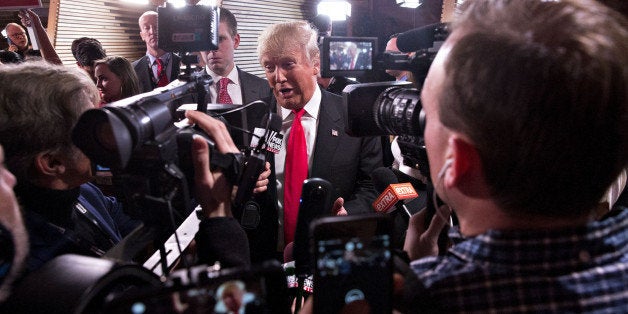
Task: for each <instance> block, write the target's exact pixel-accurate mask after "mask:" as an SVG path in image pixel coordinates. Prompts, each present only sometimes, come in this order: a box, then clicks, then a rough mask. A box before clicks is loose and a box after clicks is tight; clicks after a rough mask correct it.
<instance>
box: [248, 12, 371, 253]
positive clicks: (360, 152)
mask: <svg viewBox="0 0 628 314" xmlns="http://www.w3.org/2000/svg"><path fill="white" fill-rule="evenodd" d="M316 37H317V33H316V31H315V30H314V29H312V28H311V27H310V25H309V24H308V23H306V22H285V23H279V24H275V25H272V26H270V27H269V28H267V29H266V30H265V31H264V32H263V33H262V35H261V36H260V39H259V46H258V52H259V58H260V63H261V64H262V66H263V67H264V69H265V72H266V78H267V79H268V82H269V84H270V87H271V88H272V90H273V94H274V96H275V99H276V101H277V104H278V105H279V106H278V107H277V113H278V114H280V115H281V117H282V119H283V125H282V130H281V133H282V134H283V135H284V142H283V146H282V149H281V150H280V152H279V153H278V154H277V155H276V156H275V157H274V160H273V162H272V163H273V166H274V167H271V168H272V170H274V171H273V172H272V174H271V177H270V182H277V184H276V185H275V184H270V185H269V187H268V192H267V193H268V194H271V195H273V199H274V200H275V204H277V203H279V204H278V205H279V209H278V211H277V212H278V213H279V214H278V218H279V220H281V223H282V229H283V237H282V236H281V235H279V241H278V244H279V246H278V247H279V248H280V249H283V246H284V244H288V243H289V242H291V241H292V237H293V236H294V231H295V230H294V228H295V222H296V221H295V220H296V213H295V212H293V211H294V210H295V208H294V206H295V205H296V210H297V211H298V197H299V196H300V187H301V186H300V185H298V187H297V188H296V190H297V193H296V195H295V197H296V200H294V199H292V200H291V199H289V197H290V195H292V193H291V192H290V191H288V192H287V193H286V189H293V187H292V186H291V184H289V183H290V182H289V181H291V180H293V176H294V175H295V173H297V172H299V171H300V169H305V171H304V173H303V175H304V176H305V178H308V177H319V178H323V179H326V180H328V181H330V182H331V183H332V185H333V186H334V190H335V194H336V195H334V196H335V198H336V201H335V203H334V207H333V209H332V212H333V213H337V214H347V213H348V214H354V213H360V212H370V211H372V208H371V204H372V202H373V200H374V199H375V198H376V196H377V195H376V192H375V190H374V187H373V184H372V182H371V179H370V173H371V172H372V171H373V170H374V169H376V168H377V167H380V166H381V165H382V156H381V142H380V140H379V138H372V137H369V138H357V137H349V136H348V135H347V134H345V132H344V129H345V123H346V122H345V121H346V117H345V114H346V113H345V112H346V111H345V108H344V104H343V102H342V98H340V97H338V96H336V95H333V94H331V93H328V92H326V91H321V89H320V88H319V87H318V85H317V83H316V77H317V75H318V73H319V72H320V51H319V49H318V46H317V43H316ZM295 120H300V121H301V123H296V122H295ZM298 124H300V126H299V125H298ZM300 129H302V130H303V131H300ZM293 134H301V135H300V137H302V138H304V141H305V144H306V146H307V147H306V148H305V150H306V156H305V158H303V159H306V163H305V164H300V166H298V167H294V166H292V163H293V161H294V160H295V159H299V158H298V157H297V158H294V157H292V154H293V153H294V150H295V149H296V148H295V147H299V146H293V144H294V141H295V140H297V139H298V138H297V136H294V138H293V139H291V138H290V137H292V136H293ZM300 147H302V146H300ZM297 150H298V149H297ZM295 169H296V170H295ZM305 178H302V179H305ZM302 179H301V178H298V180H301V181H300V182H301V184H302V182H303V181H302ZM298 180H296V182H299V181H298ZM286 201H287V203H288V205H286ZM293 202H294V203H293ZM291 204H292V205H291ZM269 236H270V235H269Z"/></svg>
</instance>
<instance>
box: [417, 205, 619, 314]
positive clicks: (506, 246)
mask: <svg viewBox="0 0 628 314" xmlns="http://www.w3.org/2000/svg"><path fill="white" fill-rule="evenodd" d="M453 231H454V232H457V230H453ZM458 234H459V233H458ZM410 266H411V268H412V270H413V271H414V273H415V274H416V276H417V277H416V278H411V279H410V280H409V282H407V283H406V284H407V285H408V286H407V287H406V288H408V289H406V291H408V292H407V293H408V295H407V296H406V300H408V302H409V306H410V310H409V311H408V312H422V313H424V312H439V313H440V312H447V313H449V312H465V313H505V312H530V313H532V312H534V313H570V312H572V313H573V312H576V313H582V312H590V313H628V289H627V285H628V210H623V211H621V212H620V213H619V214H618V215H616V216H615V217H611V218H607V219H605V220H603V221H595V222H591V223H589V224H587V225H586V226H581V227H575V228H567V229H561V230H546V231H508V232H504V231H495V230H491V231H488V232H486V233H485V234H482V235H479V236H476V237H473V238H468V239H462V241H461V242H460V243H458V244H456V245H455V246H453V247H452V248H451V249H450V250H449V252H448V253H447V254H446V255H445V256H439V257H429V258H424V259H420V260H417V261H414V262H412V263H411V265H410ZM415 279H416V281H414V280H415Z"/></svg>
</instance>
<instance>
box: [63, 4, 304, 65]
mask: <svg viewBox="0 0 628 314" xmlns="http://www.w3.org/2000/svg"><path fill="white" fill-rule="evenodd" d="M56 1H59V6H58V12H56V13H57V16H58V19H57V20H56V24H55V25H51V26H53V27H56V34H55V35H56V36H54V44H55V47H56V49H57V52H58V53H59V56H60V57H61V60H62V61H63V63H64V64H67V65H69V64H74V63H75V61H74V58H73V57H72V53H71V51H70V46H71V44H72V41H73V40H74V39H76V38H79V37H83V36H87V37H94V38H97V39H98V40H100V41H101V42H102V44H103V47H104V48H105V49H106V50H107V55H111V56H113V55H121V56H124V57H126V58H128V59H129V60H131V61H133V60H135V59H137V58H139V57H141V56H142V55H143V54H144V53H145V51H146V48H145V46H144V43H143V42H142V40H141V38H140V35H139V27H138V25H137V19H138V18H139V16H140V15H141V14H142V13H143V12H144V11H146V10H155V9H156V8H155V6H152V5H134V4H129V3H127V2H122V1H120V0H56ZM312 3H313V1H308V0H296V1H287V0H248V1H247V0H239V1H233V0H231V1H229V0H225V1H223V3H222V5H223V7H225V8H228V9H229V10H231V11H232V12H233V13H234V14H235V16H236V18H237V20H238V31H239V32H240V36H241V39H242V42H241V44H240V47H239V48H238V49H237V50H236V63H237V64H238V66H240V67H241V68H243V69H244V70H246V71H249V72H251V73H253V74H256V75H260V76H263V71H262V69H261V67H260V66H259V63H258V61H257V52H256V47H257V37H258V36H259V34H260V33H261V31H262V30H263V29H264V28H265V27H266V26H267V25H270V24H272V23H276V22H280V21H284V20H290V19H306V18H309V17H311V12H312V9H313V4H312Z"/></svg>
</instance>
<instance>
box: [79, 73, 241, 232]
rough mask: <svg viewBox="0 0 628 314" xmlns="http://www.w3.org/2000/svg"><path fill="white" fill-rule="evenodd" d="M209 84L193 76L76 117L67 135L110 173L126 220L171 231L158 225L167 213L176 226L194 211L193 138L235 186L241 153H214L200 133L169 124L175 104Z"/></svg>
mask: <svg viewBox="0 0 628 314" xmlns="http://www.w3.org/2000/svg"><path fill="white" fill-rule="evenodd" d="M176 84H178V85H176ZM210 84H211V77H209V76H208V75H204V74H202V73H194V74H192V75H190V76H189V77H188V81H187V82H183V81H179V82H177V83H173V85H169V86H168V87H165V88H164V89H160V90H156V91H152V92H148V93H144V94H140V95H137V96H133V97H130V98H127V99H123V100H120V101H117V102H115V103H111V104H109V105H108V106H105V107H102V108H100V109H91V110H88V111H86V112H84V113H83V114H82V115H81V117H80V118H79V121H78V122H77V124H76V126H75V127H74V130H73V134H72V139H73V141H74V143H75V145H76V146H77V147H79V148H80V149H81V150H82V151H83V152H84V153H85V154H86V155H87V156H88V157H89V158H90V160H91V161H92V162H93V163H95V164H97V165H100V166H105V167H108V168H110V170H111V173H112V174H113V178H112V180H113V183H114V186H115V188H116V196H117V197H118V199H119V200H120V201H121V202H122V203H123V204H124V211H125V213H127V215H129V216H130V217H132V218H135V219H139V220H142V221H144V222H145V223H148V224H150V225H164V226H171V225H172V221H167V222H166V221H164V217H170V213H171V212H173V213H174V220H175V221H174V223H175V225H178V224H179V223H181V222H182V221H183V220H184V219H185V218H186V217H187V216H188V215H189V214H190V213H191V212H192V211H193V210H194V204H193V203H192V201H191V200H192V193H191V191H193V180H192V179H193V178H194V175H193V166H192V159H191V155H190V154H191V145H192V138H193V136H195V135H199V136H203V137H205V138H206V141H207V142H208V143H209V144H210V145H209V146H210V149H211V150H212V152H211V156H212V157H211V164H212V166H215V167H220V168H222V169H223V171H224V173H225V174H226V176H227V178H228V179H229V180H230V182H231V183H234V184H236V183H237V181H238V178H239V175H240V172H241V171H240V170H241V168H242V164H243V160H244V159H243V156H242V155H241V154H227V155H223V154H220V153H218V152H214V151H213V146H214V145H213V142H212V141H211V140H210V139H209V138H207V137H206V136H205V134H204V132H202V131H201V130H200V129H197V128H196V127H192V126H183V127H177V126H176V125H175V122H176V121H177V117H178V116H179V114H178V113H177V108H178V107H179V106H180V105H181V99H185V98H186V97H189V96H192V95H194V96H196V97H198V98H199V99H204V98H205V97H204V95H205V94H206V93H207V88H208V86H209V85H210ZM173 209H174V210H173Z"/></svg>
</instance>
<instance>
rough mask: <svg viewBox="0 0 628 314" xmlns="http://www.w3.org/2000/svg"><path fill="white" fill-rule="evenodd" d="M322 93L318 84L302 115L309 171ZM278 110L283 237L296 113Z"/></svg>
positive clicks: (280, 213)
mask: <svg viewBox="0 0 628 314" xmlns="http://www.w3.org/2000/svg"><path fill="white" fill-rule="evenodd" d="M322 97H323V96H322V93H321V90H320V88H319V87H318V85H316V90H315V91H314V94H313V95H312V98H311V99H310V101H308V102H307V104H305V107H303V109H304V110H305V113H304V114H303V116H302V117H301V125H302V126H303V132H304V133H305V142H306V145H307V165H308V173H309V172H310V171H311V170H312V156H313V155H314V144H315V143H316V129H317V127H318V113H319V110H320V108H321V99H322ZM277 112H280V113H281V118H282V120H283V123H282V125H281V134H282V135H283V143H282V145H281V150H279V153H277V155H275V174H276V175H277V203H278V208H279V213H278V214H279V230H280V232H279V233H278V235H279V238H280V239H282V238H283V182H284V167H285V163H286V149H287V146H288V137H289V136H290V129H291V128H292V121H294V113H292V110H289V109H284V108H283V107H281V106H279V105H277ZM282 243H283V240H280V241H279V245H280V247H279V249H280V250H283V246H281V245H282Z"/></svg>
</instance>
